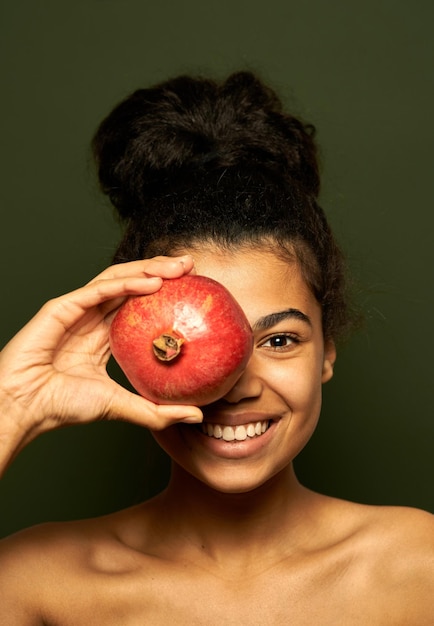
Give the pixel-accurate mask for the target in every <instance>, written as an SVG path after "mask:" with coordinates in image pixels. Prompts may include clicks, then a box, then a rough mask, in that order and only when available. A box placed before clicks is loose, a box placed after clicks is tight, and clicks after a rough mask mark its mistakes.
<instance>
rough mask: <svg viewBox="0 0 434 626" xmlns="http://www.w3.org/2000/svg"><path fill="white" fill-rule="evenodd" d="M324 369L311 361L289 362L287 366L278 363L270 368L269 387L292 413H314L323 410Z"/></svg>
mask: <svg viewBox="0 0 434 626" xmlns="http://www.w3.org/2000/svg"><path fill="white" fill-rule="evenodd" d="M321 376H322V368H320V367H319V366H318V365H317V363H315V362H313V361H312V360H311V359H303V360H300V361H297V362H296V361H295V360H294V361H293V362H291V361H288V362H287V363H286V364H285V366H283V365H281V364H280V365H279V364H278V363H276V365H275V366H274V367H268V374H267V378H268V386H269V387H270V388H272V390H273V391H274V392H275V393H277V394H278V395H279V396H280V397H281V398H282V399H283V400H284V401H285V403H286V404H287V405H288V407H289V408H290V409H291V411H292V412H294V413H298V412H307V413H308V414H311V413H312V412H313V413H314V416H315V417H317V416H318V413H319V410H320V408H321V396H322V393H321V391H322V383H321Z"/></svg>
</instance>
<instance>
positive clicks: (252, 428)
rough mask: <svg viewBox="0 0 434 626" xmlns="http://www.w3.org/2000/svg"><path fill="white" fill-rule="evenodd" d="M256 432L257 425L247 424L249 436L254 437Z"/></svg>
mask: <svg viewBox="0 0 434 626" xmlns="http://www.w3.org/2000/svg"><path fill="white" fill-rule="evenodd" d="M255 434H256V433H255V425H254V424H247V437H254V436H255Z"/></svg>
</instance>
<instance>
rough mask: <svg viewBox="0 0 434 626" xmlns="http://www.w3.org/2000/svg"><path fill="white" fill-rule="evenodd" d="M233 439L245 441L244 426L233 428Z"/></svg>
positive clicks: (245, 432)
mask: <svg viewBox="0 0 434 626" xmlns="http://www.w3.org/2000/svg"><path fill="white" fill-rule="evenodd" d="M235 439H236V440H237V441H244V440H245V439H247V430H246V427H245V426H236V427H235Z"/></svg>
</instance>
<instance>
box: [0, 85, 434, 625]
mask: <svg viewBox="0 0 434 626" xmlns="http://www.w3.org/2000/svg"><path fill="white" fill-rule="evenodd" d="M93 145H94V151H95V156H96V161H97V164H98V171H99V178H100V182H101V186H102V189H103V190H104V191H105V192H106V193H107V194H108V195H109V197H110V199H111V201H112V203H113V204H114V206H115V207H116V208H117V210H118V212H119V215H120V217H121V219H123V220H124V222H125V234H124V237H123V240H122V241H121V243H120V246H119V248H118V250H117V252H116V255H115V262H116V264H115V265H114V266H112V267H110V268H108V269H107V270H105V271H104V272H103V273H102V274H100V276H98V277H97V278H96V279H94V280H93V281H91V282H90V283H89V284H88V285H86V286H85V287H83V288H81V289H78V290H77V291H75V292H73V293H71V294H68V295H66V296H62V297H60V298H57V299H56V300H53V301H52V302H50V303H48V304H47V305H45V307H43V309H42V310H41V311H40V312H39V313H38V314H37V315H36V316H35V318H34V319H33V320H32V321H31V322H30V323H29V324H28V325H27V326H26V327H25V328H24V329H23V330H22V331H21V332H20V333H19V334H18V335H17V336H16V337H15V338H14V339H13V340H12V341H11V342H10V344H9V345H8V346H6V348H5V349H4V351H3V352H2V354H1V358H0V373H1V376H0V380H1V383H0V384H1V395H0V400H1V404H0V406H1V409H2V411H1V414H2V427H1V428H2V432H1V437H0V446H1V455H2V457H1V458H2V463H3V467H5V466H6V465H7V464H8V463H9V462H10V460H11V459H12V458H13V457H14V455H15V454H17V452H19V450H20V449H21V448H22V447H23V446H25V445H26V444H27V443H28V442H29V441H30V440H32V439H33V438H34V437H36V436H37V435H39V434H40V433H41V432H44V431H46V430H49V429H51V428H56V427H59V426H61V425H63V424H72V423H83V422H89V421H92V420H96V419H100V418H101V417H102V418H106V419H124V420H128V421H131V422H134V423H136V424H141V425H143V426H145V427H147V428H150V429H151V430H152V432H153V435H154V437H155V439H156V440H157V441H158V443H159V444H160V445H161V447H162V448H163V449H164V450H166V452H167V453H168V454H169V455H170V457H171V459H172V472H171V478H170V481H169V485H168V486H167V488H166V489H165V490H164V491H163V492H162V493H160V494H159V495H157V496H156V497H155V498H153V499H151V500H150V501H147V502H144V503H143V504H140V505H138V506H135V507H132V508H129V509H126V510H124V511H120V512H118V513H115V514H112V515H108V516H105V517H101V518H98V519H91V520H86V521H81V522H71V523H63V524H44V525H41V526H38V527H35V528H32V529H29V530H27V531H24V532H21V533H17V534H16V535H15V536H12V537H10V538H9V539H7V540H4V541H3V542H2V547H1V553H0V559H1V560H0V563H1V565H0V590H1V591H0V599H1V602H0V623H5V624H14V625H15V624H17V625H30V624H32V625H34V624H48V625H56V626H57V625H62V626H63V625H69V624H71V625H72V624H74V625H77V624H95V625H96V624H104V625H105V626H106V625H110V624H117V625H118V624H122V625H129V624H141V625H142V624H152V625H153V626H154V625H156V624H172V623H175V624H189V625H190V624H207V625H208V624H233V625H235V624H236V625H238V624H249V625H250V624H251V625H256V624H257V625H259V624H261V625H263V624H289V623H290V624H296V625H307V624H309V626H311V625H312V624H321V626H325V625H329V624H330V625H331V624H333V625H334V626H335V625H336V624H345V625H347V624H348V625H359V624H360V625H361V624H363V625H369V626H372V625H374V624H375V625H383V624H387V625H393V626H397V625H400V624H402V625H404V624H405V625H406V626H408V625H410V624H414V625H415V626H416V625H417V626H422V625H426V626H428V624H430V625H432V624H433V623H434V576H433V566H434V532H433V530H434V524H433V519H432V516H431V515H429V514H428V513H425V512H422V511H418V510H412V509H404V508H398V507H389V508H386V507H369V506H364V505H358V504H355V503H352V502H345V501H342V500H337V499H334V498H330V497H326V496H323V495H321V494H317V493H314V492H312V491H310V490H308V489H306V488H305V487H303V486H302V485H301V484H300V483H299V482H298V480H297V478H296V476H295V473H294V470H293V465H292V462H293V459H294V458H295V456H296V455H297V454H298V452H299V451H300V450H301V449H302V448H303V446H304V445H305V444H306V443H307V441H308V440H309V438H310V436H311V434H312V432H313V431H314V429H315V426H316V423H317V420H318V417H319V413H320V407H321V388H322V385H323V384H324V383H326V382H327V381H328V380H330V378H331V377H332V375H333V366H334V362H335V358H336V347H335V346H336V342H337V341H338V340H339V338H340V337H341V336H342V335H343V333H344V332H346V331H347V329H348V327H349V324H350V321H351V319H350V315H349V312H348V305H347V300H346V293H345V280H344V266H343V260H342V256H341V253H340V251H339V248H338V246H337V245H336V243H335V240H334V238H333V235H332V233H331V231H330V228H329V226H328V223H327V220H326V218H325V215H324V213H323V211H322V209H321V208H320V207H319V206H318V204H317V196H318V192H319V175H318V164H317V157H316V147H315V143H314V141H313V129H312V128H311V127H309V126H307V125H304V124H303V123H302V122H301V121H299V120H298V119H296V118H294V117H292V116H291V115H289V114H286V113H284V112H283V111H282V110H281V105H280V102H279V100H278V98H277V96H276V95H275V94H274V93H273V92H272V91H271V90H270V89H268V88H267V87H266V86H264V85H263V84H261V82H260V81H259V80H257V79H256V78H255V77H254V76H253V75H251V74H250V73H237V74H234V75H232V76H230V77H229V78H228V79H227V80H226V81H224V82H223V83H221V84H219V83H215V82H213V81H209V80H202V79H197V80H196V79H192V78H189V77H180V78H178V79H175V80H172V81H168V82H166V83H164V84H162V85H158V86H157V87H155V88H152V89H145V90H140V91H138V92H136V93H134V94H133V95H132V96H130V97H129V98H127V99H126V100H125V101H124V102H122V103H121V104H120V105H119V106H118V107H116V108H115V109H114V111H112V113H111V114H110V115H109V116H108V117H107V119H106V120H104V121H103V123H102V124H101V126H100V128H99V129H98V132H97V134H96V136H95V138H94V144H93ZM143 259H144V260H143ZM190 272H197V273H199V274H204V275H207V276H210V277H212V278H215V279H216V280H218V281H219V282H221V283H223V284H224V285H225V286H226V287H227V288H228V289H229V290H230V291H231V292H232V294H233V295H234V296H235V298H236V299H237V300H238V302H239V303H240V304H241V306H242V308H243V309H244V311H245V313H246V315H247V317H248V319H249V322H250V324H251V326H252V329H253V331H254V351H253V355H252V357H251V359H250V361H249V363H248V366H247V368H246V370H245V371H244V373H243V374H242V375H241V377H240V378H239V380H238V381H237V383H236V384H235V386H234V387H233V388H232V389H231V390H230V391H229V392H228V393H227V394H226V396H224V397H223V398H221V399H220V400H219V401H217V402H215V403H213V404H211V405H208V406H205V407H202V410H199V409H198V408H196V407H193V406H156V405H153V404H152V403H150V402H148V401H147V400H145V399H143V398H140V397H139V396H137V395H134V394H131V393H130V392H128V391H126V390H125V389H122V388H121V387H120V386H119V385H117V384H116V383H115V382H114V381H112V380H110V379H109V378H108V376H107V374H106V370H105V365H106V363H107V360H108V358H109V347H108V329H109V326H110V322H111V320H112V318H113V315H114V313H115V311H116V310H117V308H118V307H119V305H120V303H121V302H122V301H123V299H124V298H125V297H126V296H129V295H132V294H149V293H152V292H155V291H157V290H158V289H159V287H160V286H161V282H162V279H171V278H174V277H177V276H181V275H183V274H185V273H190ZM202 420H203V421H202ZM258 424H259V425H260V427H259V428H257V425H258Z"/></svg>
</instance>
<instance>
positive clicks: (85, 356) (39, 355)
mask: <svg viewBox="0 0 434 626" xmlns="http://www.w3.org/2000/svg"><path fill="white" fill-rule="evenodd" d="M192 270H193V260H192V259H191V257H189V256H185V257H176V258H168V257H156V258H154V259H148V260H144V261H133V262H131V263H123V264H120V265H114V266H112V267H109V268H108V269H106V270H105V271H104V272H102V273H101V274H99V275H98V276H97V277H96V278H94V279H93V280H91V281H90V282H89V283H88V284H87V285H85V286H84V287H81V288H80V289H77V290H76V291H73V292H71V293H68V294H66V295H64V296H61V297H59V298H55V299H53V300H50V301H49V302H47V303H46V304H45V305H44V306H43V307H42V309H41V310H40V311H39V312H38V313H37V314H36V315H35V317H34V318H33V319H32V320H31V321H30V322H29V323H28V324H27V325H26V326H25V327H24V328H23V329H22V330H21V331H20V332H19V333H18V334H17V335H16V336H15V337H14V338H13V339H12V340H11V341H10V342H9V343H8V344H7V345H6V347H5V348H4V349H3V350H2V352H1V353H0V409H1V411H0V419H1V422H0V466H1V459H2V454H3V458H5V457H7V456H8V454H7V452H5V447H6V448H7V449H9V448H10V447H14V446H10V445H8V444H7V440H8V433H9V434H10V436H9V438H10V439H11V440H12V439H14V440H15V444H14V445H15V447H16V448H17V450H18V449H21V448H22V447H23V446H24V445H25V444H26V443H27V442H28V441H30V440H31V439H33V438H34V437H35V436H37V435H38V434H39V433H41V432H44V431H46V430H51V429H54V428H58V427H60V426H63V425H67V424H73V423H86V422H91V421H94V420H97V419H101V418H104V419H122V420H128V421H130V422H133V423H135V424H140V425H143V426H146V427H148V428H151V429H153V430H159V429H163V428H165V427H167V426H169V425H170V424H173V423H175V422H177V421H188V422H194V421H201V419H202V414H201V411H200V410H199V409H198V408H197V407H189V406H175V405H155V404H153V403H152V402H149V401H148V400H145V399H144V398H142V397H140V396H138V395H136V394H134V393H131V392H130V391H128V390H126V389H124V388H123V387H121V386H120V385H119V384H117V383H116V382H115V381H113V380H112V379H111V378H110V377H109V376H108V374H107V371H106V365H107V361H108V359H109V357H110V349H109V341H108V334H109V328H110V322H111V320H112V318H113V317H114V315H115V313H116V310H117V309H118V307H119V306H120V304H121V303H122V302H123V301H124V299H125V297H127V296H130V295H143V294H149V293H153V292H155V291H157V290H158V289H159V288H160V286H161V284H162V278H176V277H178V276H181V275H182V274H184V273H189V272H191V271H192ZM15 453H16V452H14V451H13V450H10V455H11V456H13V455H14V454H15Z"/></svg>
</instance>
